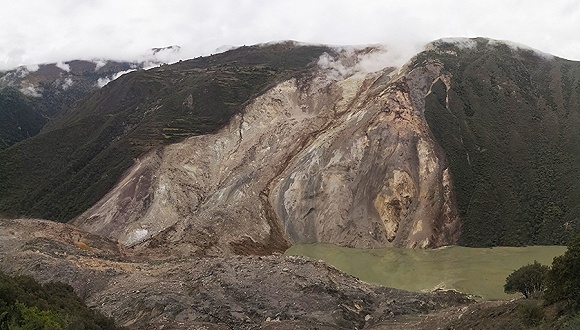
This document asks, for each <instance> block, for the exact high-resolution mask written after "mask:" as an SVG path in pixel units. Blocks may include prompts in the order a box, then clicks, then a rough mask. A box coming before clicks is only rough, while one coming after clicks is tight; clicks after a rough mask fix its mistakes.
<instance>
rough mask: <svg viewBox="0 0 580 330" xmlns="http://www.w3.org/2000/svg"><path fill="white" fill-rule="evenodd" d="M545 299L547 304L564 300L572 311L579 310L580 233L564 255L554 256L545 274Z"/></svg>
mask: <svg viewBox="0 0 580 330" xmlns="http://www.w3.org/2000/svg"><path fill="white" fill-rule="evenodd" d="M545 299H546V303H548V304H554V303H558V302H564V303H566V304H567V305H568V307H570V308H571V309H572V310H573V311H579V310H580V234H578V235H576V237H575V238H574V239H573V240H572V242H571V243H570V244H569V245H568V250H566V252H565V253H564V255H562V256H559V257H556V258H554V261H553V262H552V269H551V270H550V271H549V272H548V276H547V286H546V294H545Z"/></svg>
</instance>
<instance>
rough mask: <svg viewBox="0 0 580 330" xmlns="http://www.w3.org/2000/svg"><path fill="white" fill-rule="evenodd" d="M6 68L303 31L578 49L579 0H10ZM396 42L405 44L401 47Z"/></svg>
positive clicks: (194, 51)
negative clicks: (465, 39)
mask: <svg viewBox="0 0 580 330" xmlns="http://www.w3.org/2000/svg"><path fill="white" fill-rule="evenodd" d="M0 10H1V11H2V12H3V13H7V14H6V15H4V16H3V19H2V20H1V21H0V40H2V45H0V70H2V69H10V68H14V67H16V66H18V65H23V64H24V65H29V64H35V63H46V62H61V61H65V62H66V61H68V60H72V59H87V60H91V59H95V58H99V59H111V60H135V59H138V58H140V57H142V56H143V55H144V54H148V53H149V50H150V49H151V48H154V47H164V46H167V45H180V46H181V47H182V48H181V51H180V52H179V55H176V56H174V57H171V58H170V59H171V60H172V61H174V60H178V59H186V58H192V57H196V56H199V55H209V54H210V53H214V52H215V51H216V49H218V48H219V47H221V46H222V45H234V46H241V45H250V44H256V43H263V42H268V41H275V40H288V39H292V40H297V41H303V42H310V43H324V44H333V45H359V44H376V43H381V44H387V45H390V49H391V50H392V51H394V52H395V53H405V54H406V53H411V52H413V51H418V50H420V49H421V48H422V46H423V45H424V44H426V43H428V42H430V41H432V40H435V39H439V38H443V37H479V36H482V37H490V38H494V39H500V40H511V41H515V42H518V43H522V44H525V45H528V46H530V47H533V48H536V49H540V50H541V51H543V52H547V53H553V54H555V55H557V56H562V57H566V58H571V59H580V39H579V38H578V37H577V31H580V3H578V2H577V1H575V0H560V1H545V0H544V1H541V0H529V1H515V0H514V1H505V0H488V1H477V2H474V1H464V0H439V1H425V0H393V1H384V0H366V1H364V2H358V1H351V0H334V1H331V0H317V1H311V0H279V1H271V0H254V1H250V0H214V1H202V0H164V1H160V0H140V1H137V0H124V1H118V0H91V1H78V0H52V1H45V0H20V1H4V2H3V3H2V4H1V5H0ZM395 48H397V50H396V51H395Z"/></svg>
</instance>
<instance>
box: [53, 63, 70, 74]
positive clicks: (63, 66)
mask: <svg viewBox="0 0 580 330" xmlns="http://www.w3.org/2000/svg"><path fill="white" fill-rule="evenodd" d="M56 67H57V68H59V69H61V70H63V71H66V72H70V66H69V65H68V64H66V63H63V62H57V63H56Z"/></svg>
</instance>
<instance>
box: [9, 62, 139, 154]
mask: <svg viewBox="0 0 580 330" xmlns="http://www.w3.org/2000/svg"><path fill="white" fill-rule="evenodd" d="M139 67H142V64H137V63H126V62H113V61H94V62H90V61H70V62H64V63H52V64H42V65H35V66H21V67H18V68H16V69H14V70H9V71H3V72H0V150H2V149H5V148H8V147H10V146H11V145H13V144H15V143H17V142H19V141H22V140H25V139H27V138H29V137H32V136H34V135H36V134H38V133H39V132H40V130H41V129H42V128H43V127H44V125H45V124H46V123H47V122H48V121H49V120H50V119H51V118H54V117H56V116H58V115H60V114H61V113H62V112H64V111H66V110H67V109H70V108H72V107H74V106H75V104H76V103H77V102H79V101H81V100H82V99H84V98H86V97H87V96H89V95H90V94H91V93H93V92H94V91H96V90H97V89H99V88H100V87H102V86H103V85H104V84H105V83H106V82H108V81H110V80H112V79H113V78H114V77H115V76H116V75H119V74H120V73H123V72H126V71H127V70H133V69H137V68H139Z"/></svg>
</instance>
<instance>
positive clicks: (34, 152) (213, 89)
mask: <svg viewBox="0 0 580 330" xmlns="http://www.w3.org/2000/svg"><path fill="white" fill-rule="evenodd" d="M326 49H327V48H326V47H317V46H310V47H296V46H295V45H294V44H293V43H284V44H276V45H269V46H265V47H259V46H256V47H242V48H239V49H236V50H232V51H230V52H226V53H223V54H218V55H216V56H214V57H209V58H198V59H194V60H190V61H184V62H180V63H177V64H174V65H171V66H161V67H158V68H155V69H152V70H148V71H144V70H141V71H136V72H132V73H129V74H126V75H124V76H121V77H120V78H119V79H117V80H115V81H113V82H111V83H109V84H107V85H106V86H105V87H104V88H102V89H100V90H99V91H97V92H96V93H95V94H93V95H92V96H91V97H90V98H88V99H87V100H86V101H85V102H83V103H82V104H81V105H79V106H78V107H75V109H74V111H69V112H67V113H66V114H65V115H63V116H60V117H58V118H56V119H54V120H53V121H51V122H50V124H48V125H47V127H46V128H45V129H44V130H43V132H42V133H41V134H39V135H37V136H35V137H33V138H30V139H27V140H26V141H23V142H21V143H19V144H16V145H14V146H13V147H12V148H9V149H7V150H4V151H3V152H0V213H4V214H6V215H10V216H16V215H33V216H37V217H42V218H47V219H52V220H59V221H64V220H68V219H70V218H72V217H74V216H76V215H78V214H79V213H81V212H82V211H84V210H86V209H87V208H88V207H89V206H91V205H92V204H94V203H95V202H96V201H97V200H98V199H99V198H101V197H102V196H103V195H104V194H105V193H106V192H107V191H108V190H109V189H110V188H111V187H112V186H113V184H114V183H115V182H116V181H117V180H118V179H119V177H120V175H121V173H123V171H125V170H126V169H127V168H128V167H129V166H130V165H131V164H132V163H133V160H134V158H136V157H137V156H139V155H141V154H143V153H145V152H147V151H148V150H151V149H152V148H155V147H156V146H159V145H162V144H166V143H170V142H175V141H179V140H181V139H183V138H184V137H187V136H191V135H198V134H204V133H209V132H212V131H214V130H215V129H217V128H219V127H221V126H223V125H224V123H226V122H227V121H228V119H229V118H230V117H231V116H232V115H233V114H235V113H237V112H238V111H239V110H240V109H241V108H242V106H243V104H244V103H246V102H247V101H248V100H250V99H251V98H254V97H255V96H256V95H259V94H260V93H262V92H263V91H264V90H266V89H267V88H268V87H269V86H271V85H272V84H275V83H276V82H278V81H280V80H283V79H287V78H288V77H290V76H293V75H298V74H299V73H300V72H301V71H303V70H305V69H306V68H308V64H309V63H311V62H312V61H314V60H316V59H318V56H319V55H320V54H321V53H322V52H323V51H325V50H326Z"/></svg>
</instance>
